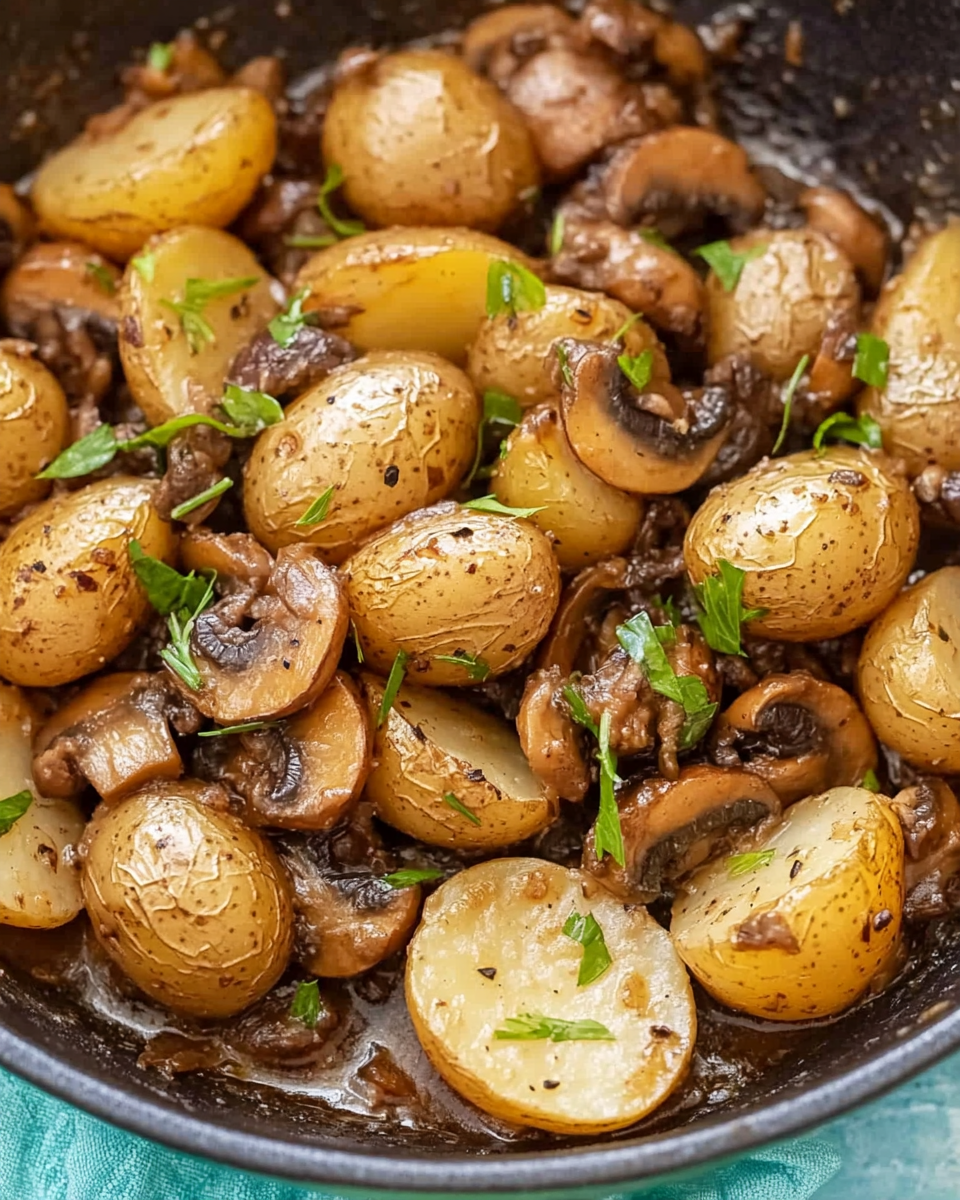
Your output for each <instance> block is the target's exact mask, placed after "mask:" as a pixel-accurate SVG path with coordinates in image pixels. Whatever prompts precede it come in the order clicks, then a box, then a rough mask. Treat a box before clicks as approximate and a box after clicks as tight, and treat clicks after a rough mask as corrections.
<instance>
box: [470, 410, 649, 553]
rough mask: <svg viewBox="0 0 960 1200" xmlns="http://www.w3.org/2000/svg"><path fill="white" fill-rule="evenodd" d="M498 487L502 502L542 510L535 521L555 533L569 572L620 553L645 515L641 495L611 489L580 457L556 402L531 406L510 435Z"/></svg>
mask: <svg viewBox="0 0 960 1200" xmlns="http://www.w3.org/2000/svg"><path fill="white" fill-rule="evenodd" d="M492 486H493V491H494V494H495V495H496V497H497V499H498V500H499V501H500V502H501V503H502V504H507V505H510V506H511V507H514V508H540V510H541V511H540V512H536V513H534V514H533V516H532V517H530V520H531V522H532V523H533V524H534V525H536V526H537V528H538V529H542V530H543V532H544V533H546V534H550V535H552V537H553V551H554V554H556V556H557V561H558V562H559V564H560V567H561V569H562V570H564V571H579V570H580V568H581V567H586V566H589V565H590V564H591V563H595V562H599V561H600V560H601V559H602V558H609V557H610V555H611V554H620V553H621V551H623V550H625V549H626V548H627V547H628V546H629V545H630V543H631V541H632V540H633V536H634V534H635V533H636V531H637V526H638V525H639V524H640V518H641V517H642V516H643V500H642V499H641V498H640V497H639V496H631V495H630V494H629V493H627V492H621V491H620V490H619V489H618V488H614V487H611V486H610V484H609V483H605V482H604V481H603V480H602V479H600V478H599V477H598V476H597V475H594V474H593V472H592V471H589V470H587V468H586V467H585V466H584V465H583V463H582V462H581V461H580V459H579V458H577V456H576V455H575V454H574V452H573V448H572V447H571V445H570V443H569V441H567V435H566V433H565V432H564V428H563V421H562V420H561V419H560V413H559V411H558V409H557V408H556V406H555V405H550V404H542V405H538V406H537V407H536V408H533V409H531V410H530V411H529V412H528V413H527V414H526V416H525V417H524V418H523V421H522V422H521V423H520V424H519V425H518V426H517V428H516V429H515V430H514V431H513V433H511V434H510V437H509V439H508V441H507V450H506V455H505V457H503V458H501V459H499V460H498V462H497V464H496V469H495V471H494V475H493V484H492Z"/></svg>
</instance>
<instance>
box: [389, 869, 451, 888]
mask: <svg viewBox="0 0 960 1200" xmlns="http://www.w3.org/2000/svg"><path fill="white" fill-rule="evenodd" d="M442 878H443V872H442V871H437V870H435V869H434V868H433V867H424V868H422V869H418V868H416V867H405V868H403V870H400V871H391V872H390V874H389V875H384V877H383V882H384V883H386V884H389V885H390V887H392V888H397V889H398V890H399V889H400V888H408V887H416V885H417V884H418V883H431V882H432V881H433V880H434V879H442Z"/></svg>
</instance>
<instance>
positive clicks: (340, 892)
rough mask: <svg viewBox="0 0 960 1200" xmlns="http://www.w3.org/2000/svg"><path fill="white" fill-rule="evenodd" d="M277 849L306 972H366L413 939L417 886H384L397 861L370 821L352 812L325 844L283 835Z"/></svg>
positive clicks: (341, 974)
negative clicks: (290, 894)
mask: <svg viewBox="0 0 960 1200" xmlns="http://www.w3.org/2000/svg"><path fill="white" fill-rule="evenodd" d="M276 849H277V852H278V854H279V855H280V860H281V862H282V863H283V865H284V866H285V867H286V869H287V872H288V874H289V876H290V880H291V882H292V883H293V891H294V899H293V905H294V911H295V912H296V930H297V938H296V950H295V953H296V956H297V958H298V959H299V961H300V963H301V964H302V965H303V966H304V967H305V968H306V969H307V970H308V971H310V972H311V974H313V975H319V976H321V977H333V978H346V977H349V976H351V975H359V974H360V973H361V971H369V969H370V968H371V967H375V966H376V965H377V963H378V962H382V961H383V960H384V959H385V958H389V956H390V955H391V954H394V953H396V951H397V950H399V949H400V948H401V947H402V946H403V945H404V943H405V942H406V941H407V939H408V938H409V937H410V935H411V934H412V933H413V928H414V926H415V925H416V923H417V913H418V912H419V909H420V887H419V885H414V886H413V887H406V888H394V887H391V886H390V884H388V883H385V882H384V879H383V876H384V875H385V874H386V873H387V872H389V871H391V870H392V869H393V868H394V867H395V866H396V863H395V861H394V860H393V858H392V856H391V855H389V854H387V853H385V851H384V849H383V846H382V844H381V843H380V839H379V838H378V837H377V835H376V833H375V832H374V830H373V827H372V825H371V823H370V820H369V816H368V815H366V814H364V813H362V812H359V811H358V812H357V813H356V814H354V817H353V818H352V819H351V820H350V821H345V822H343V823H341V824H340V825H338V826H337V828H336V829H334V830H332V831H331V832H330V834H329V835H328V836H327V837H324V838H320V837H306V836H303V835H298V834H283V835H282V836H281V837H279V838H277V839H276Z"/></svg>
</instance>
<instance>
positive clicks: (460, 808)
mask: <svg viewBox="0 0 960 1200" xmlns="http://www.w3.org/2000/svg"><path fill="white" fill-rule="evenodd" d="M443 802H444V804H446V805H447V806H448V808H452V809H453V811H454V812H455V813H459V814H460V816H461V817H466V818H467V820H468V821H470V822H471V823H472V824H474V825H480V824H481V823H482V822H481V821H480V818H479V817H478V816H477V814H476V813H475V812H474V811H473V809H472V808H467V806H466V805H465V804H464V802H463V801H462V800H458V799H457V797H456V796H455V795H454V794H453V792H445V793H444V797H443Z"/></svg>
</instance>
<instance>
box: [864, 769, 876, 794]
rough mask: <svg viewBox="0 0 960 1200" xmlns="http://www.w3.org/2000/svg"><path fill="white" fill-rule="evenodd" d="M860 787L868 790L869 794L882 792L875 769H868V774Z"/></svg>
mask: <svg viewBox="0 0 960 1200" xmlns="http://www.w3.org/2000/svg"><path fill="white" fill-rule="evenodd" d="M860 786H861V787H862V788H866V789H867V791H868V792H879V791H880V780H879V779H878V778H877V773H876V771H875V770H874V769H873V767H868V768H867V771H866V774H865V775H864V777H863V778H862V779H861V780H860Z"/></svg>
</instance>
